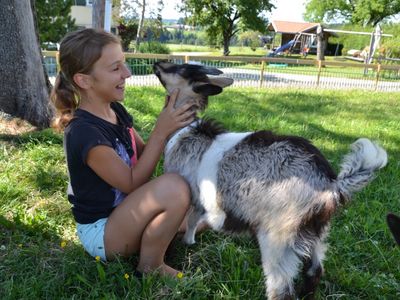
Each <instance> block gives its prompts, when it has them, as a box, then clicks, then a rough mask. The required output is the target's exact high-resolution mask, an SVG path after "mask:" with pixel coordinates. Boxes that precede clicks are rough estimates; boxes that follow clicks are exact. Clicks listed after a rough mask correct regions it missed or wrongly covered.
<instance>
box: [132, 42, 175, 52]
mask: <svg viewBox="0 0 400 300" xmlns="http://www.w3.org/2000/svg"><path fill="white" fill-rule="evenodd" d="M139 52H141V53H158V54H169V53H170V51H169V49H168V47H167V46H166V45H164V44H161V43H160V42H156V41H147V42H144V43H141V44H140V47H139Z"/></svg>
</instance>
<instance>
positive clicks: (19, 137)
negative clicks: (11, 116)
mask: <svg viewBox="0 0 400 300" xmlns="http://www.w3.org/2000/svg"><path fill="white" fill-rule="evenodd" d="M1 141H3V142H7V143H12V144H14V145H17V146H18V145H20V146H23V145H26V144H41V143H46V144H59V145H62V143H63V137H62V135H61V134H59V133H56V132H55V131H54V130H53V129H44V130H35V131H29V132H27V133H22V134H0V142H1Z"/></svg>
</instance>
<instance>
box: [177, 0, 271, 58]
mask: <svg viewBox="0 0 400 300" xmlns="http://www.w3.org/2000/svg"><path fill="white" fill-rule="evenodd" d="M273 7H274V6H273V5H272V4H271V3H270V1H269V0H262V1H256V0H214V1H210V0H202V1H198V0H185V1H183V3H182V6H181V10H183V11H186V12H188V13H189V14H190V20H191V22H192V23H194V24H195V25H201V26H204V27H205V28H206V32H207V35H208V38H209V43H210V44H211V45H223V46H224V55H228V54H229V42H230V40H231V38H232V37H233V36H234V35H235V34H236V33H238V31H239V30H240V29H242V30H248V29H250V30H258V31H261V32H264V31H265V30H266V27H267V26H266V22H267V20H266V19H265V17H264V16H263V13H265V12H267V11H270V10H271V8H273Z"/></svg>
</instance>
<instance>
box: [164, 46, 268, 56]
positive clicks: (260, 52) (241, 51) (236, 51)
mask: <svg viewBox="0 0 400 300" xmlns="http://www.w3.org/2000/svg"><path fill="white" fill-rule="evenodd" d="M166 45H167V46H168V48H169V49H170V50H171V52H207V55H222V52H223V49H216V48H211V47H208V46H196V45H184V44H166ZM229 50H230V51H231V53H230V54H229V55H245V56H248V55H252V56H265V55H266V54H267V53H268V52H267V51H268V50H266V49H264V48H262V47H259V48H257V49H256V51H253V50H251V49H250V47H237V46H232V47H229Z"/></svg>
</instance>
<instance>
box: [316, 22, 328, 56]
mask: <svg viewBox="0 0 400 300" xmlns="http://www.w3.org/2000/svg"><path fill="white" fill-rule="evenodd" d="M325 47H326V41H325V35H324V29H323V28H322V26H321V25H318V27H317V59H318V60H325Z"/></svg>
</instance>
